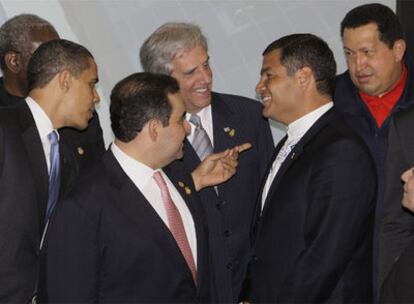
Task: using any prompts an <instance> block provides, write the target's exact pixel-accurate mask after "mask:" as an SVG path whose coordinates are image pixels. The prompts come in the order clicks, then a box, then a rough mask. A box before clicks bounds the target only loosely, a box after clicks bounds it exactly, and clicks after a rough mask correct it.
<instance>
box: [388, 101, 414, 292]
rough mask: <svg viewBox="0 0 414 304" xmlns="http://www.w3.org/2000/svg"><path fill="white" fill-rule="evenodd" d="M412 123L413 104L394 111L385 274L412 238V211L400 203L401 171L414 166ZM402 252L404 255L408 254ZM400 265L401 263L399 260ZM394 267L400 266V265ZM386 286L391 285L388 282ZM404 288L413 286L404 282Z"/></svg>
mask: <svg viewBox="0 0 414 304" xmlns="http://www.w3.org/2000/svg"><path fill="white" fill-rule="evenodd" d="M413 127H414V107H411V108H408V109H405V110H403V111H400V112H398V113H397V114H395V115H394V118H393V120H392V122H391V125H390V133H389V139H388V141H389V152H388V157H387V163H386V167H385V168H386V171H385V181H386V184H385V186H386V187H385V199H384V201H385V202H384V211H383V217H382V227H381V228H382V229H381V257H382V262H383V264H382V265H383V275H384V278H385V277H386V276H387V275H389V273H390V271H391V269H392V267H393V265H394V263H395V262H396V261H398V259H399V257H400V255H401V253H402V252H403V251H404V250H405V248H407V246H408V245H410V244H411V243H413V242H414V216H413V213H412V212H411V211H409V210H408V209H405V208H404V207H403V206H402V205H401V202H402V196H403V182H402V181H401V174H402V173H403V172H404V171H405V170H407V169H409V168H411V167H413V166H414V133H413ZM411 247H412V246H411ZM411 252H412V249H411ZM405 255H406V256H407V254H405ZM411 258H412V257H411ZM406 259H407V258H406ZM400 265H402V264H401V263H400ZM394 267H396V268H401V266H394ZM413 274H414V273H412V275H413ZM391 276H394V277H395V276H396V274H395V273H394V274H391ZM393 280H395V278H394V279H393ZM395 282H396V281H394V283H395ZM388 285H390V282H388ZM386 288H387V289H390V286H388V287H386ZM393 288H396V289H397V288H398V289H399V290H403V289H404V288H403V287H402V286H399V287H398V286H394V287H393ZM405 288H409V289H412V288H411V286H409V287H408V286H407V285H405ZM406 292H409V290H406ZM396 299H397V298H396Z"/></svg>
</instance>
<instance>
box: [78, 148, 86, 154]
mask: <svg viewBox="0 0 414 304" xmlns="http://www.w3.org/2000/svg"><path fill="white" fill-rule="evenodd" d="M78 154H79V155H84V154H85V150H83V148H82V147H78Z"/></svg>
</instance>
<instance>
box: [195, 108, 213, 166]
mask: <svg viewBox="0 0 414 304" xmlns="http://www.w3.org/2000/svg"><path fill="white" fill-rule="evenodd" d="M190 122H191V123H192V124H193V125H195V126H196V127H195V130H194V137H193V142H192V146H193V148H194V150H195V151H196V153H197V155H198V157H199V158H200V160H201V161H203V160H204V158H206V156H207V155H209V154H210V153H212V152H213V145H212V144H211V141H210V138H209V137H208V135H207V132H206V130H204V128H203V126H202V125H201V120H200V117H199V116H198V115H196V114H192V115H191V117H190Z"/></svg>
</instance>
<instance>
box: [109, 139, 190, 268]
mask: <svg viewBox="0 0 414 304" xmlns="http://www.w3.org/2000/svg"><path fill="white" fill-rule="evenodd" d="M111 151H112V153H113V154H114V156H115V158H116V160H117V161H118V163H119V165H120V166H121V168H122V170H123V171H124V172H125V174H126V175H127V176H128V177H129V178H130V179H131V181H132V182H133V183H134V184H135V186H137V188H138V189H139V191H141V193H142V194H143V195H144V197H145V198H146V199H147V201H148V202H149V203H150V205H151V206H152V207H153V208H154V210H155V211H156V212H157V214H158V215H159V217H160V218H161V219H162V220H163V222H164V224H165V225H166V226H167V227H169V226H168V217H167V212H166V210H165V206H164V203H163V200H162V196H161V190H160V188H159V187H158V185H157V183H156V181H155V180H154V178H153V175H154V173H155V172H156V171H159V172H160V173H161V175H162V177H163V178H164V180H165V183H166V184H167V187H168V191H169V192H170V195H171V198H172V200H173V202H174V204H175V205H176V206H177V209H178V211H179V212H180V215H181V218H182V220H183V224H184V230H185V233H186V235H187V239H188V242H189V244H190V248H191V251H192V253H193V258H194V263H195V265H196V267H197V237H196V232H195V227H194V220H193V217H192V215H191V213H190V210H189V209H188V207H187V205H186V203H185V201H184V199H183V198H182V197H181V195H180V193H179V192H178V191H177V189H176V188H175V186H174V185H173V183H172V182H171V181H170V179H169V178H168V176H167V175H166V174H165V173H164V172H163V171H162V170H161V169H160V170H154V169H152V168H150V167H148V166H146V165H145V164H143V163H141V162H139V161H137V160H135V159H133V158H132V157H130V156H129V155H127V154H126V153H125V152H123V151H122V150H121V149H120V148H119V147H118V146H117V145H116V144H115V143H112V145H111Z"/></svg>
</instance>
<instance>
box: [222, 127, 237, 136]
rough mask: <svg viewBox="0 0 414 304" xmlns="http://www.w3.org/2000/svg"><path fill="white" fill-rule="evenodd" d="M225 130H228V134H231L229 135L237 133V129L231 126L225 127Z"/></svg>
mask: <svg viewBox="0 0 414 304" xmlns="http://www.w3.org/2000/svg"><path fill="white" fill-rule="evenodd" d="M223 130H224V132H226V133H227V134H229V136H231V137H233V136H234V135H236V130H235V129H231V128H230V127H225V128H224V129H223Z"/></svg>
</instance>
